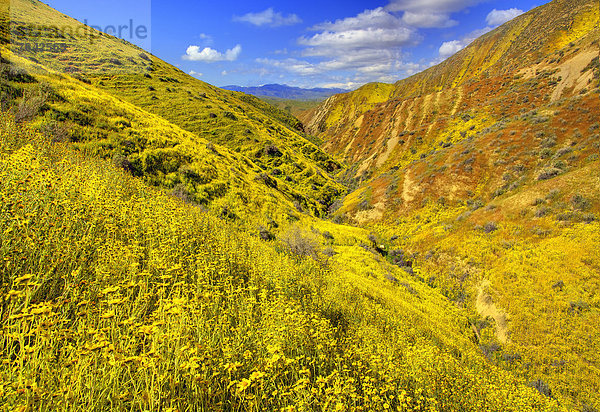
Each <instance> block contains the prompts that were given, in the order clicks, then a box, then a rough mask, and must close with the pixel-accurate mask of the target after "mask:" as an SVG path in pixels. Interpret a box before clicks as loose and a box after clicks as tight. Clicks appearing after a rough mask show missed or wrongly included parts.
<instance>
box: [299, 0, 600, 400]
mask: <svg viewBox="0 0 600 412" xmlns="http://www.w3.org/2000/svg"><path fill="white" fill-rule="evenodd" d="M598 15H599V13H598V5H597V3H592V2H578V3H573V2H564V1H555V2H552V3H551V4H549V5H547V6H544V7H542V8H539V9H536V10H534V11H532V12H530V13H528V14H526V15H524V16H522V17H520V18H519V19H516V20H515V21H513V22H511V23H509V24H507V25H505V26H502V27H500V28H499V29H497V30H495V31H493V32H491V33H489V34H487V35H485V36H483V37H482V38H481V39H479V40H477V41H475V42H474V43H473V45H472V46H471V47H469V48H467V49H465V50H464V51H462V52H461V53H459V54H457V55H456V56H455V57H454V58H452V59H449V60H448V61H446V62H445V63H443V64H442V65H440V66H437V67H435V68H432V69H430V70H428V71H426V72H423V73H421V74H419V75H416V76H414V77H412V78H410V79H407V80H403V81H401V82H398V83H397V84H396V85H393V86H389V87H393V90H392V91H390V92H389V96H390V97H389V98H388V99H389V100H387V99H386V98H385V95H384V97H383V98H384V100H386V101H383V102H381V103H377V104H372V103H369V104H366V105H359V104H358V102H361V101H368V99H369V98H371V99H373V100H375V101H377V100H379V99H381V98H382V95H381V93H379V92H378V93H375V94H373V96H371V97H370V94H371V92H370V88H371V89H372V88H373V87H374V86H373V85H371V86H369V88H364V89H363V90H360V89H359V90H358V91H357V92H355V93H353V94H348V95H341V96H335V97H333V98H331V99H329V100H328V101H327V102H325V103H323V105H322V106H321V107H320V109H317V110H316V111H315V112H313V114H312V116H313V117H312V118H311V119H309V122H307V124H309V128H310V129H311V130H313V131H319V130H320V131H322V132H323V133H320V134H319V137H321V138H322V139H323V140H324V141H325V142H326V143H325V147H326V148H327V149H328V150H329V151H330V152H332V153H347V157H346V160H347V162H348V163H349V164H350V165H353V166H352V168H351V169H350V170H351V173H350V176H352V177H356V178H359V179H362V180H363V182H364V183H363V184H361V185H360V186H359V188H358V189H357V190H356V191H354V192H352V193H351V194H350V195H348V196H347V197H346V198H345V199H344V202H343V204H341V207H340V209H339V210H338V215H339V216H344V217H346V218H350V219H353V220H355V221H357V222H360V223H362V224H364V225H365V226H367V227H371V228H373V229H375V230H376V231H378V232H379V233H380V236H381V239H382V241H383V242H384V243H386V244H387V246H388V247H389V248H390V249H403V250H404V251H405V253H408V254H409V255H413V254H414V259H415V262H416V263H415V266H416V267H417V272H419V271H420V272H421V273H422V274H421V275H420V276H421V278H422V280H423V281H424V282H426V283H429V284H430V285H432V286H434V287H437V288H440V289H441V290H442V291H444V293H445V294H446V295H447V296H448V297H449V298H451V299H453V300H455V301H456V302H457V304H459V305H466V306H468V307H471V308H473V309H474V310H476V309H477V310H479V313H480V314H481V315H482V316H486V315H488V314H492V315H494V318H495V319H492V318H490V325H491V326H492V327H491V328H486V329H488V332H489V330H490V329H491V332H492V333H490V334H489V335H488V336H483V339H482V349H484V350H485V351H486V352H488V351H489V349H490V348H491V349H493V350H491V352H489V356H490V358H491V359H493V360H494V362H496V363H497V364H498V365H503V367H506V368H508V369H510V370H512V371H514V372H515V373H517V374H522V376H525V377H527V379H530V380H533V379H537V378H542V379H543V380H544V381H545V382H547V383H548V384H549V387H550V388H551V390H552V392H553V396H555V397H557V398H558V399H560V400H561V402H564V403H565V404H568V405H570V406H572V407H575V408H580V409H585V408H598V407H599V406H600V398H598V393H599V389H600V388H599V387H598V382H600V372H599V370H600V369H599V368H600V358H599V357H598V355H597V349H598V348H599V347H600V336H599V335H598V333H597V331H596V330H595V328H594V326H593V325H595V324H598V322H599V321H600V318H599V316H600V305H599V301H598V292H597V291H598V285H597V273H598V267H600V260H599V259H600V258H599V257H598V254H597V250H598V248H599V247H600V243H599V238H598V230H597V228H598V223H597V222H598V220H599V216H600V190H599V188H600V185H599V184H598V173H597V170H598V167H599V165H598V155H599V152H598V149H599V147H600V146H599V145H600V138H599V131H600V129H599V127H600V126H599V123H598V116H597V113H599V112H600V105H599V103H598V102H599V96H598V90H597V86H598V82H599V77H598V76H599V74H600V73H599V68H598V65H597V57H598V52H597V50H598V40H597V39H598V31H597V26H596V27H595V24H597V21H598ZM550 27H552V29H550ZM594 58H595V60H592V59H594ZM594 62H595V63H594ZM588 63H589V64H588ZM594 67H595V68H594ZM569 68H571V69H569ZM569 70H570V74H569ZM559 76H560V77H559ZM365 94H366V95H365ZM348 104H350V106H352V105H353V104H356V106H352V107H358V109H355V110H354V111H352V110H350V111H348V113H344V115H343V116H342V112H341V111H340V110H341V107H345V105H348ZM340 116H342V117H340ZM544 174H545V175H546V177H547V180H540V179H541V177H542V176H544ZM553 176H554V177H553ZM495 227H497V228H499V229H498V230H495V229H494V228H495ZM486 232H488V233H486ZM391 236H394V239H395V240H393V241H390V240H389V239H390V237H391ZM396 236H397V237H398V238H396ZM562 283H564V285H569V286H564V287H563V286H562ZM553 286H554V287H553ZM482 301H485V302H487V303H486V304H482ZM492 305H493V307H495V309H497V310H498V311H497V312H498V313H494V311H490V310H489V306H492ZM484 330H485V329H484ZM494 332H496V333H494ZM486 333H487V332H486ZM504 336H507V338H508V339H503V338H504ZM581 342H585V344H582V343H581ZM517 355H518V356H517ZM515 359H518V361H515ZM592 410H594V409H592Z"/></svg>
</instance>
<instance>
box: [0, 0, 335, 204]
mask: <svg viewBox="0 0 600 412" xmlns="http://www.w3.org/2000/svg"><path fill="white" fill-rule="evenodd" d="M11 18H12V19H13V22H16V23H15V24H13V25H12V30H13V31H15V32H18V30H20V29H23V30H24V29H26V28H27V27H30V26H31V25H33V24H36V25H42V26H48V27H50V26H51V25H52V24H54V23H56V22H59V24H57V25H58V27H60V28H61V29H62V28H65V27H66V28H70V27H71V28H72V30H76V29H78V28H81V27H82V26H81V25H80V24H79V23H77V22H76V21H74V20H71V19H69V18H68V17H66V16H61V15H60V14H59V13H57V12H55V11H54V10H52V9H50V8H49V7H47V6H46V5H44V4H42V3H38V2H30V1H16V2H13V3H12V8H11ZM66 31H69V30H66ZM96 34H97V35H99V34H98V33H96ZM61 36H62V37H61ZM99 36H100V37H99V38H95V39H94V40H93V41H90V40H89V38H87V37H83V38H82V37H81V36H80V37H78V36H70V35H68V34H67V35H65V36H63V35H62V34H57V33H55V32H52V30H47V31H44V32H43V33H42V35H41V39H42V40H43V41H44V42H48V43H52V42H60V43H64V44H66V45H67V46H68V50H67V52H65V53H61V54H60V55H58V56H57V55H53V54H50V53H49V52H30V51H28V50H25V51H20V52H19V54H20V56H21V57H25V58H26V59H25V60H18V59H15V61H18V62H19V64H20V65H21V66H23V67H25V68H26V69H27V70H28V71H30V72H31V73H32V75H33V76H34V77H35V76H45V75H46V74H47V73H48V72H49V71H52V70H58V71H59V72H61V73H69V74H70V75H65V74H63V75H62V76H60V75H57V76H45V77H42V78H40V80H41V81H43V82H45V83H48V84H49V86H50V87H51V88H52V89H53V91H54V93H55V94H57V95H58V97H59V100H60V101H52V102H50V103H49V104H48V106H49V108H46V109H47V110H46V111H45V114H44V119H42V120H40V123H44V122H45V123H52V122H56V121H59V122H63V121H67V122H68V123H69V125H70V127H71V133H70V136H69V137H70V138H72V139H73V140H78V141H81V142H82V145H83V146H86V147H87V148H88V149H90V150H93V151H95V152H97V153H98V154H100V155H102V156H105V157H106V156H115V155H120V156H125V157H127V161H128V163H130V164H131V166H132V167H133V168H134V172H135V173H137V174H139V175H142V174H148V172H149V171H148V170H147V168H146V167H145V165H144V164H143V159H140V158H141V157H144V156H146V155H150V156H154V158H157V157H158V158H159V159H158V161H157V164H155V165H154V166H156V170H153V171H151V173H152V174H154V175H155V180H156V183H158V184H161V185H163V186H166V187H169V188H174V187H175V186H178V185H180V186H182V187H181V188H180V189H182V190H183V191H184V192H186V194H187V195H189V196H190V197H191V198H192V199H194V200H196V201H199V202H200V203H210V202H211V201H213V200H215V199H219V198H221V197H222V196H223V195H224V194H226V193H229V192H230V190H229V188H227V187H224V186H223V185H224V184H225V181H224V180H223V179H219V180H217V181H214V182H213V180H210V179H208V177H206V176H202V177H200V178H198V179H196V180H197V181H190V179H189V177H192V178H195V176H193V174H194V173H196V172H198V173H202V172H201V171H200V170H199V169H201V167H200V166H199V165H197V164H196V165H195V164H194V162H195V161H196V162H197V161H198V160H199V159H198V155H199V153H198V152H205V150H202V149H200V150H198V151H196V150H192V151H187V152H185V153H182V156H179V157H178V158H176V159H174V158H173V157H172V156H171V157H169V156H168V155H164V154H162V153H155V152H154V150H155V149H157V148H156V147H152V146H151V147H146V146H145V142H146V139H147V138H146V136H140V135H139V133H137V131H136V129H135V127H133V128H132V127H130V126H131V125H130V124H131V120H132V119H130V118H128V117H127V115H125V116H123V115H122V114H126V113H121V112H122V111H124V112H126V110H121V108H120V106H121V105H123V106H125V107H127V104H126V103H125V102H127V103H129V104H133V105H135V106H137V107H139V108H141V109H143V110H145V111H146V112H149V113H152V114H155V115H158V116H161V117H162V118H164V119H165V120H167V121H169V122H171V124H173V125H175V126H178V127H180V128H181V129H183V130H186V131H188V132H190V133H192V134H194V135H195V136H196V141H197V142H198V145H200V144H202V143H201V142H206V141H210V142H212V143H213V144H216V145H217V152H219V147H223V148H225V149H229V150H225V151H224V152H231V151H235V152H238V153H240V154H241V155H243V156H245V161H250V162H251V164H252V165H251V166H250V167H251V168H252V169H253V170H255V171H256V172H257V173H259V174H263V173H264V175H263V176H262V177H259V178H258V182H257V183H256V184H250V185H246V186H245V188H244V190H245V191H248V193H249V196H250V197H261V195H260V193H259V192H261V191H266V192H267V193H269V192H273V191H278V192H280V193H279V194H277V195H276V197H279V198H281V197H285V198H287V202H284V203H283V204H282V207H281V210H280V211H279V215H281V216H286V215H287V214H289V210H288V209H291V208H290V207H288V206H289V205H290V204H291V203H293V202H296V203H297V204H298V205H299V207H302V208H303V209H304V210H305V211H307V212H309V213H311V214H315V215H319V214H323V213H324V211H325V210H326V209H327V207H328V205H329V204H330V203H331V202H332V201H333V198H334V197H336V196H337V195H338V194H339V193H341V192H342V191H343V190H344V188H343V187H342V186H340V185H339V184H337V183H336V182H335V181H334V179H333V174H335V173H336V171H337V170H338V169H339V168H340V164H339V163H338V162H336V161H335V160H334V159H333V158H331V156H329V155H327V154H325V153H324V152H323V151H321V149H319V148H318V146H316V145H315V144H313V143H311V142H310V141H309V140H307V139H306V138H305V137H304V134H303V133H302V131H301V130H299V129H301V125H300V124H299V122H298V120H296V119H295V118H293V117H292V116H290V115H289V114H287V113H285V112H283V111H280V110H277V109H275V108H273V107H272V106H270V105H268V104H266V103H264V102H262V101H261V100H259V99H257V98H255V97H252V96H248V95H243V94H240V93H235V92H228V91H224V90H221V89H218V88H215V87H213V86H210V85H208V84H206V83H204V82H201V81H199V80H196V79H193V78H192V77H190V76H188V75H186V74H184V73H183V72H181V71H180V70H179V69H176V68H174V67H173V66H170V65H168V64H166V63H164V62H162V61H161V60H159V59H157V58H155V57H154V56H150V55H147V54H146V53H144V52H143V51H142V50H140V49H138V48H136V47H135V46H132V45H130V44H127V43H126V42H122V41H120V40H118V39H115V38H112V37H110V36H106V35H99ZM40 41H41V40H40ZM6 53H7V51H6V49H5V50H4V54H6ZM35 61H37V62H43V66H42V65H36V64H35V63H34V62H35ZM73 78H76V79H78V80H79V82H80V83H81V87H79V88H78V92H81V93H82V94H81V95H78V94H77V93H74V92H73V86H72V83H73V82H72V81H71V80H72V79H73ZM63 90H65V91H64V93H65V94H67V95H68V96H67V97H68V98H65V96H63ZM86 93H87V94H89V93H92V94H105V95H110V96H112V97H116V98H117V99H113V100H112V104H111V105H109V106H108V107H105V106H104V105H103V104H98V102H97V101H93V99H90V98H89V96H87V95H86ZM60 98H62V99H60ZM103 103H106V101H104V102H103ZM48 109H49V110H48ZM119 129H120V130H119ZM177 143H178V142H177V141H176V140H173V141H171V142H168V143H167V145H168V144H170V145H171V146H173V145H175V144H177ZM132 146H133V147H132ZM183 148H184V147H180V149H183ZM159 149H163V148H159ZM222 151H223V150H222ZM209 159H210V157H209ZM209 159H207V160H209ZM165 163H166V164H165ZM239 168H241V166H240V167H239ZM190 169H191V172H190V173H187V172H188V171H189V170H190ZM219 172H220V173H221V174H224V175H226V174H227V173H228V171H221V170H219ZM238 177H239V176H238ZM192 180H193V179H192ZM206 180H209V182H208V183H210V184H212V185H213V187H208V188H207V187H202V185H205V184H207V183H206V182H205V181H206ZM265 184H266V185H268V186H271V187H272V188H273V189H276V190H271V189H269V188H265V187H264V186H265ZM251 186H255V187H251ZM275 186H276V187H275ZM249 187H250V189H248V188H249ZM205 189H206V190H205ZM234 190H235V188H234ZM180 191H181V190H180ZM261 201H267V200H266V199H264V197H263V198H262V199H261ZM267 202H268V201H267ZM230 203H231V202H230ZM230 207H233V205H230ZM239 212H240V213H244V212H243V210H239Z"/></svg>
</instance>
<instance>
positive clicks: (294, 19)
mask: <svg viewBox="0 0 600 412" xmlns="http://www.w3.org/2000/svg"><path fill="white" fill-rule="evenodd" d="M233 21H239V22H244V23H250V24H253V25H255V26H267V27H280V26H291V25H294V24H298V23H302V20H301V19H300V17H298V16H297V15H296V14H288V15H287V16H284V15H283V14H282V13H281V12H278V11H275V10H273V8H272V7H270V8H268V9H266V10H264V11H261V12H258V13H247V14H244V15H243V16H234V17H233Z"/></svg>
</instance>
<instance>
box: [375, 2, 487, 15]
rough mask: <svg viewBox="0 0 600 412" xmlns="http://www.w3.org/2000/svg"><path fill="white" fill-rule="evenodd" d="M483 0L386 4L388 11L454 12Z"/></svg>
mask: <svg viewBox="0 0 600 412" xmlns="http://www.w3.org/2000/svg"><path fill="white" fill-rule="evenodd" d="M482 1H483V0H392V1H390V3H389V4H388V5H387V7H386V10H389V11H417V12H427V11H431V10H435V11H436V12H437V13H454V12H457V11H460V10H463V9H466V8H467V7H471V6H474V5H476V4H477V3H481V2H482Z"/></svg>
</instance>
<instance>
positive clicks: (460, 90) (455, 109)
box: [450, 86, 464, 116]
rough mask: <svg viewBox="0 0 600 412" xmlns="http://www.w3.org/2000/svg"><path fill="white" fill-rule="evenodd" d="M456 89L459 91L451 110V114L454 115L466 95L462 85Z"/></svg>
mask: <svg viewBox="0 0 600 412" xmlns="http://www.w3.org/2000/svg"><path fill="white" fill-rule="evenodd" d="M456 91H457V92H458V93H457V96H456V100H455V103H454V107H453V108H452V111H450V116H454V115H455V114H456V112H457V111H458V107H459V106H460V104H461V103H462V100H463V96H464V91H463V88H462V87H461V86H458V87H457V88H456Z"/></svg>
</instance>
